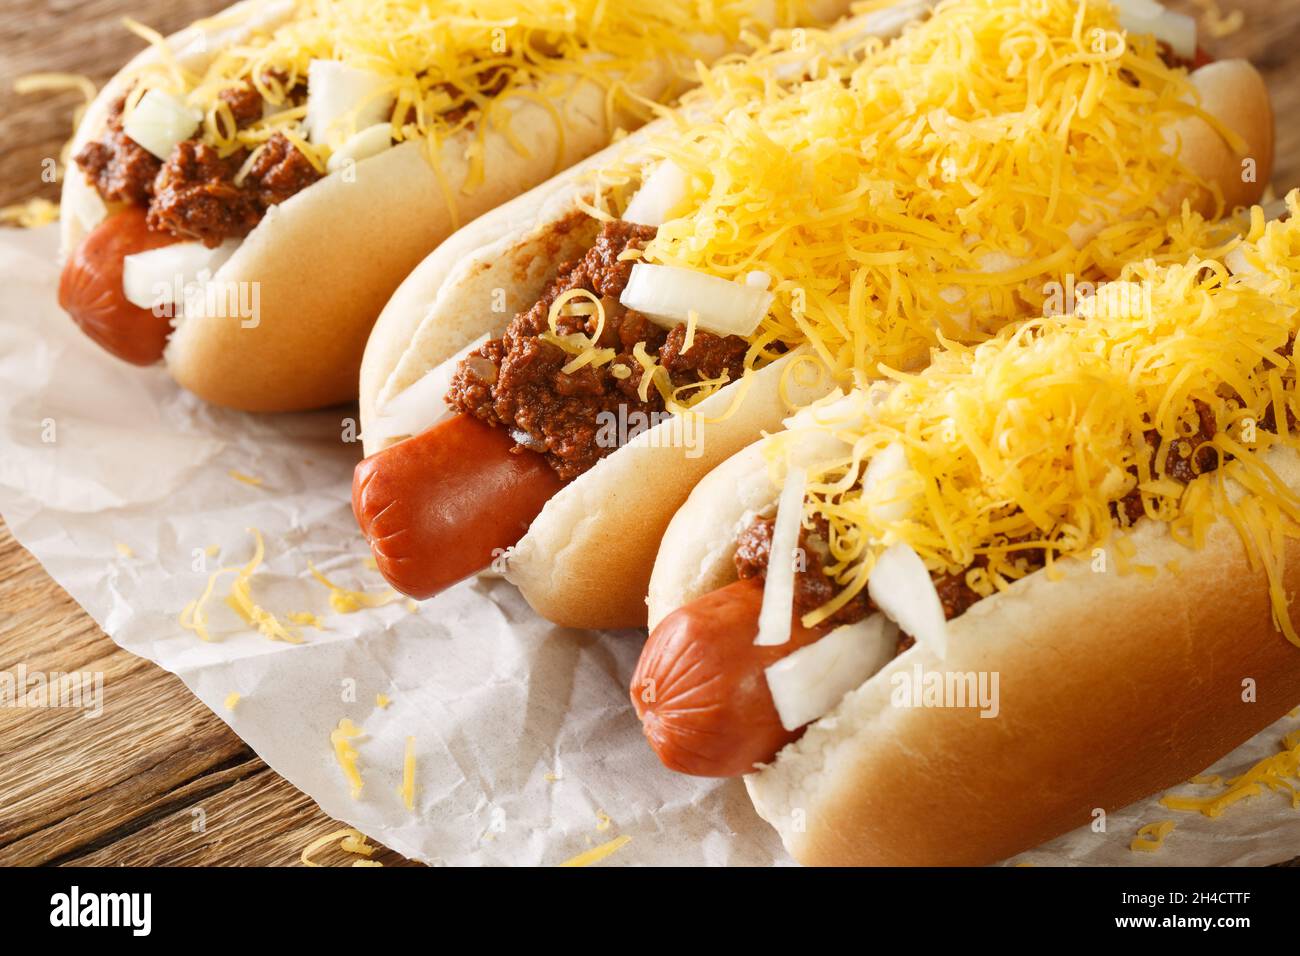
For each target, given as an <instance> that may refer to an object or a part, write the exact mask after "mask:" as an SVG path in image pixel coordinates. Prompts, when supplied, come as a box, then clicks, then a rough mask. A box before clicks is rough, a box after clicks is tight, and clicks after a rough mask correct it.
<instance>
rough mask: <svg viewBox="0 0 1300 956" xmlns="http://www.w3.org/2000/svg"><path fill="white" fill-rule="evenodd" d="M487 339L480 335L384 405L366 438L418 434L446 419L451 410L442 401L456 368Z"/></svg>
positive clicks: (485, 336)
mask: <svg viewBox="0 0 1300 956" xmlns="http://www.w3.org/2000/svg"><path fill="white" fill-rule="evenodd" d="M488 338H489V336H488V334H487V333H486V332H485V333H484V334H483V335H480V336H479V337H478V338H476V339H475V340H474V341H473V342H471V343H469V345H467V346H465V347H464V348H463V349H461V350H460V351H459V352H457V353H456V354H455V355H453V356H452V357H451V358H449V359H447V361H445V362H442V363H441V364H439V365H436V366H434V367H433V368H431V369H430V370H429V371H428V372H426V373H425V374H424V375H422V376H420V378H418V379H416V380H415V381H414V382H412V383H411V384H410V385H408V386H407V387H406V388H404V389H403V390H402V391H400V392H398V393H397V394H396V395H394V396H393V397H392V398H390V399H389V400H388V401H387V402H385V403H384V405H383V407H382V408H380V409H379V414H378V415H377V416H376V418H375V421H374V423H373V424H372V425H371V426H370V430H369V431H368V432H367V433H366V438H367V439H373V440H375V441H386V440H387V439H389V438H404V437H406V436H407V435H418V434H420V433H421V432H423V431H427V430H428V429H430V428H432V427H433V426H434V425H436V424H438V422H440V421H442V420H443V419H444V418H446V417H447V416H448V415H449V414H450V413H451V410H450V409H449V408H448V407H447V402H446V401H445V398H446V395H447V389H449V388H451V379H452V376H453V375H455V374H456V368H457V366H459V365H460V363H461V362H463V361H464V360H465V359H466V358H467V357H469V355H470V354H471V353H472V352H476V351H478V350H479V349H480V348H482V346H483V343H484V342H486V341H487V340H488Z"/></svg>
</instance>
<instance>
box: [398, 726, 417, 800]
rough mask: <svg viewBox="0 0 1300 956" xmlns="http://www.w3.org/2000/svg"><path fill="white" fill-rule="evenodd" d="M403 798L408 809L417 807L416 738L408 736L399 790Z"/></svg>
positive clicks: (399, 794)
mask: <svg viewBox="0 0 1300 956" xmlns="http://www.w3.org/2000/svg"><path fill="white" fill-rule="evenodd" d="M397 795H398V796H399V797H401V798H402V805H403V806H404V807H406V809H408V810H414V809H415V738H414V737H407V738H406V756H405V758H404V759H403V760H402V785H401V787H399V788H398V790H397Z"/></svg>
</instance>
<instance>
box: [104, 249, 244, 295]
mask: <svg viewBox="0 0 1300 956" xmlns="http://www.w3.org/2000/svg"><path fill="white" fill-rule="evenodd" d="M238 248H239V240H238V239H230V240H227V241H226V242H223V243H222V244H221V245H219V246H217V247H216V248H215V249H209V248H208V247H207V246H205V245H204V244H203V243H201V242H178V243H175V244H174V245H170V246H162V247H160V248H158V249H150V250H149V251H148V252H137V253H135V254H134V255H129V256H126V257H125V258H123V259H122V294H123V295H125V296H126V300H127V301H128V302H130V303H131V304H132V305H137V306H139V307H140V308H142V309H153V308H157V307H160V306H175V305H176V304H177V303H184V301H185V298H186V287H187V286H191V285H193V284H194V283H198V282H206V281H208V280H209V279H211V278H212V274H213V273H214V272H216V271H217V270H218V269H220V268H221V266H222V264H223V263H224V262H225V261H226V260H227V259H229V258H230V257H231V255H233V254H234V252H235V250H236V249H238ZM191 291H192V290H191Z"/></svg>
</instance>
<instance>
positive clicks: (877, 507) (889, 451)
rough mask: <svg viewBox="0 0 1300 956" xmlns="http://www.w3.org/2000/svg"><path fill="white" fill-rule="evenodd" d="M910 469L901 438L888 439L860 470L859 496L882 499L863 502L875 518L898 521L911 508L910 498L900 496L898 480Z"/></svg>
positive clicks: (908, 472) (900, 483)
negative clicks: (863, 468)
mask: <svg viewBox="0 0 1300 956" xmlns="http://www.w3.org/2000/svg"><path fill="white" fill-rule="evenodd" d="M911 470H912V469H911V467H910V466H909V465H908V464H907V449H905V448H904V447H903V444H902V442H890V443H889V444H888V445H886V446H885V447H884V448H882V449H881V450H880V451H878V452H877V453H876V454H875V455H874V456H872V459H871V461H869V462H867V468H866V471H864V472H863V473H862V496H863V498H868V499H869V498H872V497H880V498H883V499H884V500H882V501H879V502H871V503H869V504H868V505H867V508H868V511H869V512H870V515H871V517H872V518H873V519H874V520H875V521H877V522H880V523H881V524H887V523H889V522H891V521H901V520H902V519H903V518H906V517H907V516H908V514H909V513H910V512H911V510H912V505H911V502H910V501H908V500H907V499H906V498H904V497H903V493H904V489H903V487H902V480H901V479H902V478H904V477H905V476H906V475H908V474H910V473H911Z"/></svg>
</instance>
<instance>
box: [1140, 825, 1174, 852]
mask: <svg viewBox="0 0 1300 956" xmlns="http://www.w3.org/2000/svg"><path fill="white" fill-rule="evenodd" d="M1175 825H1176V824H1175V823H1174V821H1173V820H1161V821H1160V822H1158V823H1148V824H1147V825H1146V826H1144V827H1139V828H1138V832H1137V836H1135V837H1133V841H1132V842H1131V843H1130V844H1129V845H1128V848H1129V849H1130V850H1133V851H1134V852H1135V853H1154V852H1156V850H1158V849H1160V848H1161V847H1162V846H1164V845H1165V837H1167V836H1169V834H1171V833H1173V832H1174V826H1175Z"/></svg>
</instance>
